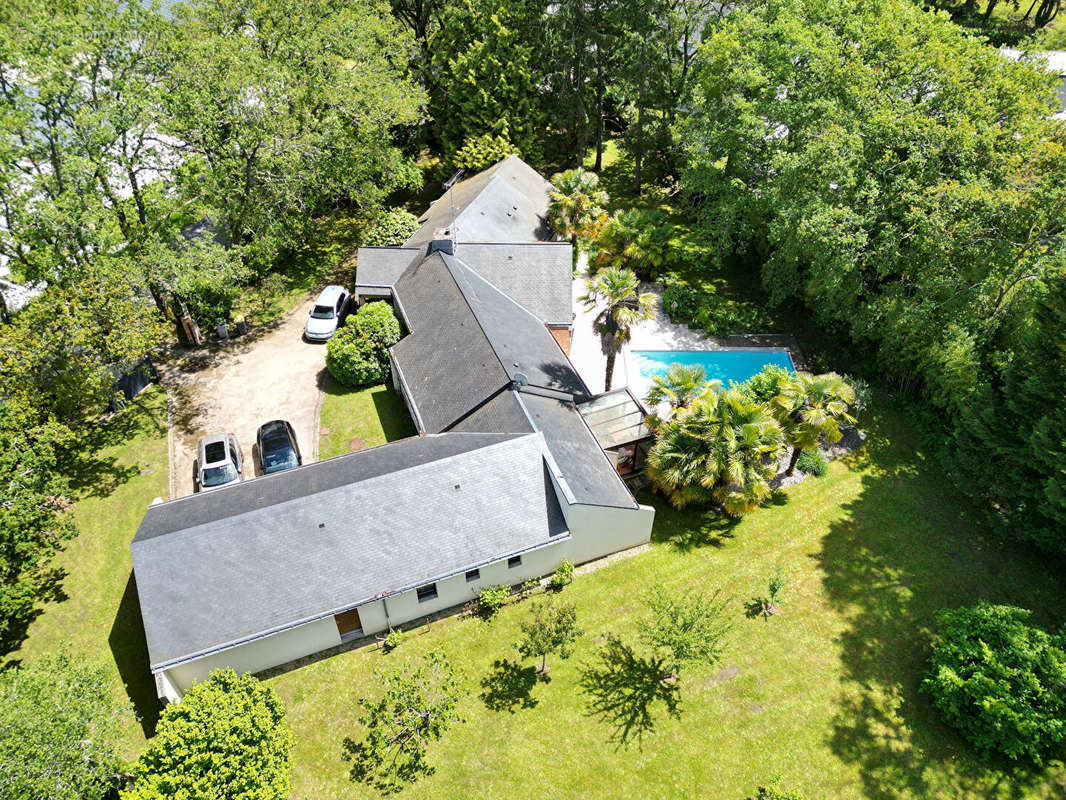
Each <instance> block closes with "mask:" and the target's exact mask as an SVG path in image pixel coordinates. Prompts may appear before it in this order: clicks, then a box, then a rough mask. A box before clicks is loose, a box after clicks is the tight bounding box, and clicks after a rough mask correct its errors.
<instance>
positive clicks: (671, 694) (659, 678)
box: [581, 636, 681, 747]
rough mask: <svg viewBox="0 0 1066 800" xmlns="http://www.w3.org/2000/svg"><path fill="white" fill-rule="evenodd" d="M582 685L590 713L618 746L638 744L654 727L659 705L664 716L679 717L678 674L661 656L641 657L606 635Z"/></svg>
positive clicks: (619, 641) (585, 671)
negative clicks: (600, 722) (609, 728)
mask: <svg viewBox="0 0 1066 800" xmlns="http://www.w3.org/2000/svg"><path fill="white" fill-rule="evenodd" d="M581 688H582V690H583V691H584V692H585V694H587V695H588V698H589V714H590V715H592V716H596V717H599V718H600V719H602V720H603V721H604V722H606V723H607V724H609V725H610V726H611V727H612V728H613V729H614V731H613V733H612V734H611V741H614V742H616V743H617V744H618V746H619V747H623V746H628V745H629V744H630V743H631V742H632V741H634V740H636V741H637V742H638V743H639V742H640V741H641V740H643V738H644V735H645V734H647V733H650V732H651V731H653V730H654V729H655V716H654V713H653V709H654V708H655V706H656V705H658V704H660V703H661V704H662V705H663V706H664V707H665V710H666V713H667V715H669V716H671V717H674V718H675V719H676V718H678V717H680V715H681V712H680V710H679V705H680V702H681V697H680V690H679V687H678V685H677V676H676V675H674V674H673V670H671V669H669V668H668V667H667V665H666V662H665V660H664V659H662V658H658V657H656V656H642V655H640V654H638V653H637V652H635V651H634V650H633V648H632V647H630V646H629V645H627V644H626V643H624V642H622V641H621V640H619V639H616V638H615V637H613V636H611V637H608V639H607V643H606V644H605V645H604V646H603V648H602V650H601V651H600V653H599V662H598V663H595V664H591V665H589V666H588V667H586V668H585V670H584V672H583V673H582V675H581Z"/></svg>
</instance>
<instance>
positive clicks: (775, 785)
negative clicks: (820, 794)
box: [748, 780, 804, 800]
mask: <svg viewBox="0 0 1066 800" xmlns="http://www.w3.org/2000/svg"><path fill="white" fill-rule="evenodd" d="M748 800H804V796H803V795H802V794H800V793H799V792H794V791H785V790H784V789H782V788H781V783H780V781H779V780H774V781H772V782H771V783H770V784H769V785H767V786H760V787H759V789H758V791H757V792H756V793H755V796H754V797H751V798H748Z"/></svg>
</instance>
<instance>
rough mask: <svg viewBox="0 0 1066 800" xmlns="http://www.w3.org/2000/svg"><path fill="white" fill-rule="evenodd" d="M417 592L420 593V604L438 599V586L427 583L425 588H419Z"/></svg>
mask: <svg viewBox="0 0 1066 800" xmlns="http://www.w3.org/2000/svg"><path fill="white" fill-rule="evenodd" d="M416 591H417V592H418V602H419V603H424V602H426V601H427V600H435V599H436V597H437V584H435V583H427V584H426V585H425V586H419V587H418V589H417V590H416Z"/></svg>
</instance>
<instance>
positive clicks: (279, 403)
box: [160, 298, 326, 498]
mask: <svg viewBox="0 0 1066 800" xmlns="http://www.w3.org/2000/svg"><path fill="white" fill-rule="evenodd" d="M312 302H313V300H312V299H311V298H308V299H306V300H305V301H304V302H302V303H301V304H300V305H299V306H298V307H297V308H295V309H293V310H292V311H290V312H289V313H288V314H286V315H285V316H283V317H281V318H280V319H279V320H277V322H275V323H273V324H271V325H267V326H263V327H260V328H257V329H253V330H251V331H249V332H248V333H247V334H246V335H245V336H241V337H239V338H236V339H231V340H229V341H228V342H221V343H213V344H210V345H205V346H204V347H200V348H196V349H188V348H175V349H174V350H173V351H172V352H171V354H170V356H169V357H168V358H167V359H166V361H165V363H163V364H162V365H161V366H160V373H161V376H162V379H163V384H164V386H166V389H167V395H168V397H169V400H170V417H171V419H170V425H171V437H172V445H171V446H172V451H171V455H170V484H171V486H170V493H171V497H172V498H174V497H181V496H183V495H186V494H191V493H192V491H193V468H194V467H193V465H194V462H195V460H196V446H197V443H198V442H199V441H200V438H201V437H202V436H206V435H208V434H215V433H233V434H235V435H236V436H237V441H239V442H240V444H241V449H242V450H243V451H244V458H245V477H246V478H250V477H252V476H253V475H257V474H259V470H258V464H256V461H257V458H256V454H255V453H254V450H253V447H254V445H255V434H256V431H257V430H258V429H259V426H260V425H262V424H263V423H264V422H267V421H268V420H272V419H287V420H288V421H289V422H291V423H292V426H293V429H294V430H295V431H296V439H297V442H298V443H299V445H300V452H301V454H302V456H303V462H304V463H305V464H309V463H311V462H313V461H317V460H318V414H319V408H320V403H321V396H322V385H323V382H324V380H325V377H326V368H325V364H326V348H325V346H324V345H321V344H309V343H307V342H305V341H303V338H302V333H303V326H304V322H305V320H306V319H307V313H308V311H309V310H310V308H311V304H312ZM253 465H254V466H253Z"/></svg>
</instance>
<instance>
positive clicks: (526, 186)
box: [404, 156, 552, 247]
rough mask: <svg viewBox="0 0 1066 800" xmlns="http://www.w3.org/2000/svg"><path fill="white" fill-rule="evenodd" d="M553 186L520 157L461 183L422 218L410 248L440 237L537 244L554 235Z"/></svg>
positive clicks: (511, 157) (407, 242)
mask: <svg viewBox="0 0 1066 800" xmlns="http://www.w3.org/2000/svg"><path fill="white" fill-rule="evenodd" d="M550 190H551V184H550V183H549V182H548V181H546V180H545V179H544V178H543V176H541V174H540V173H539V172H537V171H536V170H535V169H533V168H532V167H531V166H529V165H528V164H526V163H525V162H524V161H523V160H522V159H520V158H519V157H518V156H508V157H507V158H505V159H504V160H503V161H500V162H498V163H497V164H494V165H493V166H491V167H489V168H488V169H486V170H484V171H482V172H479V173H477V174H476V175H472V176H471V177H469V178H467V179H465V180H462V181H459V182H458V183H456V184H455V186H453V187H452V189H451V191H450V192H445V193H444V194H443V195H442V196H441V197H440V198H438V199H437V200H436V201H435V202H434V203H433V204H432V205H431V206H430V207H429V209H428V210H427V211H426V213H425V214H423V215H422V217H421V218H419V222H421V223H422V227H420V228H419V229H418V230H417V231H415V232H414V234H413V235H412V236H411V238H410V239H408V240H407V241H406V242H404V246H405V247H408V246H416V245H419V244H422V245H424V244H426V243H428V242H430V241H432V240H434V239H447V238H454V240H455V241H456V242H535V241H542V240H545V239H550V238H551V236H552V231H551V228H550V226H549V225H548V222H547V212H548V192H549V191H550Z"/></svg>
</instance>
